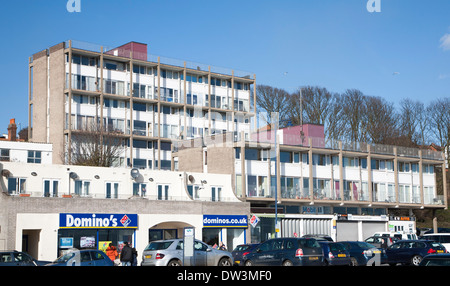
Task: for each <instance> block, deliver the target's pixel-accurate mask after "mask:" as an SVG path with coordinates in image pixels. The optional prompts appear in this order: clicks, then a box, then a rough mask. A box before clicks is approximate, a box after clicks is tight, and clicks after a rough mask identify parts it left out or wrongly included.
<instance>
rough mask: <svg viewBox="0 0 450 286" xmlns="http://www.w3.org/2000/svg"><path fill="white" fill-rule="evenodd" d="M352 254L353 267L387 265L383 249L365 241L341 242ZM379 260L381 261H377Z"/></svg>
mask: <svg viewBox="0 0 450 286" xmlns="http://www.w3.org/2000/svg"><path fill="white" fill-rule="evenodd" d="M340 243H342V244H343V245H344V246H345V248H346V249H347V250H348V252H349V253H350V259H351V265H352V266H364V265H367V264H368V263H369V265H377V263H379V264H384V263H386V255H385V252H384V250H383V249H379V248H377V247H375V246H374V245H372V244H369V243H367V242H364V241H340ZM377 259H380V260H379V261H377Z"/></svg>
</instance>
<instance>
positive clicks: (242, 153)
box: [241, 131, 247, 198]
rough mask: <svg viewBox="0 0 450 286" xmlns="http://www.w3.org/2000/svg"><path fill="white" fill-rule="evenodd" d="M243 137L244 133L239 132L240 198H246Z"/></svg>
mask: <svg viewBox="0 0 450 286" xmlns="http://www.w3.org/2000/svg"><path fill="white" fill-rule="evenodd" d="M245 163H246V162H245V136H244V131H241V189H242V198H246V197H247V188H246V185H247V184H246V182H247V174H246V172H245Z"/></svg>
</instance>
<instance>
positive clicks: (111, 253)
mask: <svg viewBox="0 0 450 286" xmlns="http://www.w3.org/2000/svg"><path fill="white" fill-rule="evenodd" d="M106 255H107V256H108V257H109V259H111V260H112V261H113V262H114V265H116V261H115V260H116V259H117V256H119V254H118V253H117V248H116V247H115V246H114V245H113V244H112V243H111V242H110V243H109V246H108V248H107V249H106Z"/></svg>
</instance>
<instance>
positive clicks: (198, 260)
mask: <svg viewBox="0 0 450 286" xmlns="http://www.w3.org/2000/svg"><path fill="white" fill-rule="evenodd" d="M207 249H208V246H207V245H206V244H203V243H202V242H200V241H195V243H194V256H195V266H207V265H206V258H207V254H208V252H207V251H206V250H207Z"/></svg>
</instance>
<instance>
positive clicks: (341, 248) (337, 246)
mask: <svg viewBox="0 0 450 286" xmlns="http://www.w3.org/2000/svg"><path fill="white" fill-rule="evenodd" d="M329 246H330V250H331V251H345V246H344V245H343V244H341V243H330V244H329Z"/></svg>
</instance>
